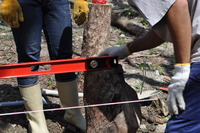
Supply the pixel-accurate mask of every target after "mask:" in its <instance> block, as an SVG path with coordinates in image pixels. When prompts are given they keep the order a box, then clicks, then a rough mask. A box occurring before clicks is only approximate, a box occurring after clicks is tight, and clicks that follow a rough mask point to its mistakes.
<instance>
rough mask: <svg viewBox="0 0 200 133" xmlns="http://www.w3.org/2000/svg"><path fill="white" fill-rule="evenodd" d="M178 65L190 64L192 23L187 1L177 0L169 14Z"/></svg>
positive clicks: (169, 24) (168, 19)
mask: <svg viewBox="0 0 200 133" xmlns="http://www.w3.org/2000/svg"><path fill="white" fill-rule="evenodd" d="M166 17H167V23H168V26H169V29H170V33H171V36H172V41H173V45H174V52H175V53H174V54H175V60H176V63H189V62H190V51H191V36H192V35H191V22H190V15H189V9H188V2H187V0H176V2H175V3H174V4H173V5H172V7H171V8H170V10H169V11H168V13H167V16H166Z"/></svg>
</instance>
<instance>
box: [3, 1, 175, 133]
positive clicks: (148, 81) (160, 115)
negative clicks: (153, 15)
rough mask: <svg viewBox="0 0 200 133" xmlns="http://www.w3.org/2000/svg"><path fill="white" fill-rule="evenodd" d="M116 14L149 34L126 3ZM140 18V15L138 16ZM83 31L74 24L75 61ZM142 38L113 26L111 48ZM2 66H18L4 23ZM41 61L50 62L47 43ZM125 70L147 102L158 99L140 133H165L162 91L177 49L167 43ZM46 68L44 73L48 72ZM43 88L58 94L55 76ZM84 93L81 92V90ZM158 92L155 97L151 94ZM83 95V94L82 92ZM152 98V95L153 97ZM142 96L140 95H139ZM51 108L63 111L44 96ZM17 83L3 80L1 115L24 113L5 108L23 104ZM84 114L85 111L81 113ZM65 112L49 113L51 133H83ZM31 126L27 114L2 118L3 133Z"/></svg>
mask: <svg viewBox="0 0 200 133" xmlns="http://www.w3.org/2000/svg"><path fill="white" fill-rule="evenodd" d="M113 10H119V12H121V17H122V18H123V17H125V18H128V19H129V20H131V21H132V22H133V23H134V24H137V25H139V26H142V27H144V28H145V29H146V31H148V30H149V27H148V24H146V23H145V21H144V19H143V18H142V17H141V16H140V15H136V16H135V15H133V14H135V11H133V10H132V8H130V7H129V6H128V4H127V3H126V2H124V1H123V4H121V6H117V5H114V7H113ZM136 14H137V13H136ZM82 33H83V27H82V26H79V27H78V26H77V25H75V24H74V23H73V49H74V57H75V58H79V57H80V54H81V43H82ZM139 36H140V35H137V36H136V35H131V34H129V33H127V32H125V31H123V30H121V29H119V28H116V27H114V26H111V38H110V46H114V45H122V44H124V43H126V42H129V41H131V40H133V39H136V38H137V37H139ZM0 47H1V48H0V63H1V64H13V63H17V54H16V48H15V45H14V41H13V36H12V33H11V30H10V28H9V27H8V26H7V25H5V24H4V23H3V22H2V21H1V23H0ZM41 60H42V61H43V60H49V57H48V51H47V46H46V41H45V39H44V38H43V39H42V51H41ZM119 63H120V64H121V65H122V66H123V70H124V78H125V81H126V82H127V83H128V84H129V85H130V86H131V87H132V88H133V89H134V90H135V91H136V92H138V94H139V93H140V91H141V90H142V94H146V93H147V95H149V96H148V97H147V98H158V99H159V100H156V101H149V102H143V103H141V109H142V114H143V119H142V122H141V126H140V128H139V129H138V131H137V133H162V132H164V129H165V126H166V122H167V120H168V119H169V118H170V115H169V113H168V110H167V106H166V96H167V92H166V91H163V90H161V89H160V88H161V87H165V86H167V85H168V84H169V79H170V78H169V77H170V76H171V75H172V70H173V63H174V60H173V48H172V45H171V44H170V43H164V44H162V45H161V46H159V47H157V48H154V49H151V50H146V51H143V52H138V53H134V54H132V55H130V56H129V57H128V58H126V59H124V60H120V62H119ZM45 67H47V66H44V68H43V69H45ZM40 82H41V88H44V89H49V90H56V86H55V79H54V76H53V75H44V76H40ZM79 90H80V89H79ZM152 91H154V93H155V95H153V94H151V92H152ZM80 92H81V90H80ZM150 94H151V95H150ZM139 96H140V95H139ZM44 98H45V100H46V102H47V103H48V104H44V109H53V108H59V107H61V105H60V101H59V98H58V97H56V96H48V95H44ZM21 100H22V98H21V96H20V93H19V90H18V87H17V82H16V79H15V78H10V79H0V114H5V113H9V112H21V111H24V110H25V109H24V106H23V105H19V106H4V105H3V104H2V103H6V102H11V101H21ZM79 101H80V104H81V105H83V99H82V97H80V99H79ZM81 110H82V113H83V114H84V108H82V109H81ZM63 114H64V111H63V110H57V111H47V112H45V116H46V121H47V125H48V128H49V131H50V133H81V131H80V130H78V129H77V128H76V127H74V126H73V125H70V124H69V123H67V122H66V121H64V120H63V117H62V116H63ZM27 132H28V122H27V120H26V117H25V114H18V115H6V116H0V133H27Z"/></svg>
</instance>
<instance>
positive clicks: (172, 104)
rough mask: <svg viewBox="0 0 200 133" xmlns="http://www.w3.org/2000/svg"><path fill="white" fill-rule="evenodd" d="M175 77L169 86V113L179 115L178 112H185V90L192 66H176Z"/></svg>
mask: <svg viewBox="0 0 200 133" xmlns="http://www.w3.org/2000/svg"><path fill="white" fill-rule="evenodd" d="M174 68H175V69H174V70H175V75H174V76H173V77H172V79H171V83H170V85H169V86H168V97H167V103H168V107H169V112H170V113H172V114H175V115H178V113H179V112H178V110H179V109H181V110H185V101H184V98H183V90H184V89H185V85H186V83H187V81H188V79H189V74H190V64H189V63H186V64H176V65H175V66H174Z"/></svg>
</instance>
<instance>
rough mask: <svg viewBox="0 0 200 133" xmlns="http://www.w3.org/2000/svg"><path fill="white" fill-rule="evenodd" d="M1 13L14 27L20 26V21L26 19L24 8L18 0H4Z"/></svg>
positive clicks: (0, 8)
mask: <svg viewBox="0 0 200 133" xmlns="http://www.w3.org/2000/svg"><path fill="white" fill-rule="evenodd" d="M0 14H1V17H2V19H3V20H4V21H5V22H6V23H7V24H8V25H10V27H13V28H17V27H19V21H20V22H23V21H24V17H23V13H22V9H21V7H20V5H19V3H18V1H17V0H3V2H2V4H1V6H0Z"/></svg>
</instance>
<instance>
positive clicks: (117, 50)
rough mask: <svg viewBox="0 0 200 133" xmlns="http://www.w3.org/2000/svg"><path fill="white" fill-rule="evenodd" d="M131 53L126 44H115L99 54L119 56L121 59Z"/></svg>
mask: <svg viewBox="0 0 200 133" xmlns="http://www.w3.org/2000/svg"><path fill="white" fill-rule="evenodd" d="M130 54H131V53H130V52H129V49H128V48H127V46H126V45H122V46H115V47H110V48H107V49H105V50H104V51H103V52H101V53H100V54H99V56H118V58H119V59H124V58H126V57H127V56H129V55H130Z"/></svg>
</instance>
